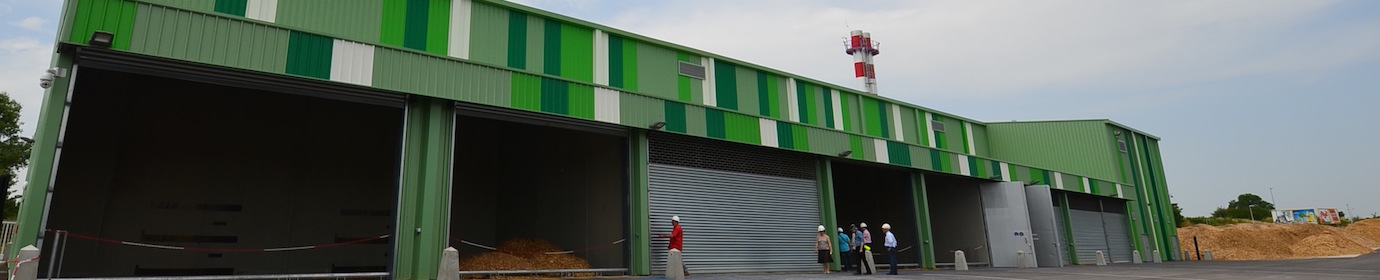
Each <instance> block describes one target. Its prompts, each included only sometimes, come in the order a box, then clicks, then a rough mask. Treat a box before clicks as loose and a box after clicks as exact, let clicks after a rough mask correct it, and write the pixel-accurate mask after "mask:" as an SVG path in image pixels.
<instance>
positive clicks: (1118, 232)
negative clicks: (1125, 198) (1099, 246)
mask: <svg viewBox="0 0 1380 280" xmlns="http://www.w3.org/2000/svg"><path fill="white" fill-rule="evenodd" d="M1107 204H1108V205H1107V206H1111V205H1110V204H1111V203H1107ZM1126 223H1127V221H1126V214H1120V213H1111V212H1103V213H1102V226H1103V227H1105V228H1106V231H1107V246H1109V247H1110V249H1111V252H1110V253H1108V255H1107V257H1108V258H1110V260H1108V261H1109V262H1117V263H1124V262H1125V263H1128V262H1131V251H1133V250H1135V249H1134V247H1132V246H1131V238H1130V236H1131V233H1130V230H1128V229H1127V225H1126Z"/></svg>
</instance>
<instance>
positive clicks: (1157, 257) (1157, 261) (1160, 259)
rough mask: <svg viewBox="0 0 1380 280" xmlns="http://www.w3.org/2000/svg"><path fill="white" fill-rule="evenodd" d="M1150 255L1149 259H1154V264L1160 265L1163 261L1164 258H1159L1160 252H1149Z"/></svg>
mask: <svg viewBox="0 0 1380 280" xmlns="http://www.w3.org/2000/svg"><path fill="white" fill-rule="evenodd" d="M1185 252H1186V251H1185ZM1150 254H1152V255H1151V256H1150V257H1151V258H1154V260H1155V263H1160V262H1163V261H1164V258H1163V257H1160V250H1154V251H1151V252H1150Z"/></svg>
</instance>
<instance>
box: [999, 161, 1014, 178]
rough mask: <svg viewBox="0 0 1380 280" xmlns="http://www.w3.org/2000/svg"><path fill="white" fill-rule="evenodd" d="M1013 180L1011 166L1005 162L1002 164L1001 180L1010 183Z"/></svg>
mask: <svg viewBox="0 0 1380 280" xmlns="http://www.w3.org/2000/svg"><path fill="white" fill-rule="evenodd" d="M1011 178H1013V177H1012V176H1011V165H1009V164H1007V163H1005V162H1003V163H1001V180H1002V181H1007V182H1010V181H1011Z"/></svg>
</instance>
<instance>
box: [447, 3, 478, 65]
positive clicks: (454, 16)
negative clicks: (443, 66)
mask: <svg viewBox="0 0 1380 280" xmlns="http://www.w3.org/2000/svg"><path fill="white" fill-rule="evenodd" d="M473 6H474V3H473V2H470V0H454V1H451V3H450V30H449V31H450V36H449V40H450V42H449V43H450V44H449V45H448V46H447V47H448V48H447V49H446V55H449V56H451V57H455V58H460V59H469V58H470V21H471V16H472V12H471V11H472V10H473V8H472V7H473Z"/></svg>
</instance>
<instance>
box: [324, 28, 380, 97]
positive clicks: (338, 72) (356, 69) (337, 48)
mask: <svg viewBox="0 0 1380 280" xmlns="http://www.w3.org/2000/svg"><path fill="white" fill-rule="evenodd" d="M331 80H332V81H338V82H346V83H351V84H357V85H364V86H372V85H374V45H369V44H361V43H355V42H350V41H345V40H340V39H335V42H334V44H332V48H331Z"/></svg>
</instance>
